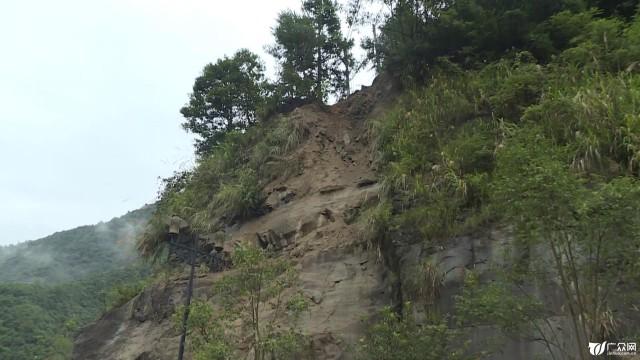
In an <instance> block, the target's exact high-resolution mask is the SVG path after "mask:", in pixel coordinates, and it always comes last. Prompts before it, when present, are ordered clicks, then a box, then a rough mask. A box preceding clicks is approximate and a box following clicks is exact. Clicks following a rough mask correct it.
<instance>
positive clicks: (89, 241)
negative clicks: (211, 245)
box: [0, 205, 155, 284]
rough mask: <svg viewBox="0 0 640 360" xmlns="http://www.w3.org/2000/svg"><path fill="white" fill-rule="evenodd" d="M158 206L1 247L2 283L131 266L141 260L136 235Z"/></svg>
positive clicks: (68, 278)
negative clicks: (137, 251) (136, 247)
mask: <svg viewBox="0 0 640 360" xmlns="http://www.w3.org/2000/svg"><path fill="white" fill-rule="evenodd" d="M154 209H155V206H154V205H146V206H144V207H142V208H140V209H138V210H133V211H130V212H128V213H127V214H125V215H123V216H121V217H116V218H113V219H112V220H110V221H108V222H101V223H98V224H96V225H86V226H80V227H77V228H75V229H72V230H66V231H61V232H57V233H54V234H52V235H49V236H47V237H44V238H42V239H38V240H33V241H28V242H24V243H20V244H17V245H11V246H5V247H0V282H14V283H38V282H42V283H44V284H51V283H62V282H67V281H73V280H78V279H82V278H84V277H86V276H87V275H90V274H92V273H95V272H106V271H111V270H116V269H120V268H122V267H124V266H127V265H130V264H131V263H133V262H135V261H136V260H137V259H138V254H137V253H136V250H135V239H136V236H137V235H138V234H139V233H140V232H141V231H143V230H144V227H145V226H146V224H147V221H148V220H149V218H150V216H151V214H152V213H153V211H154Z"/></svg>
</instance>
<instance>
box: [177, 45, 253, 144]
mask: <svg viewBox="0 0 640 360" xmlns="http://www.w3.org/2000/svg"><path fill="white" fill-rule="evenodd" d="M264 92H265V77H264V65H263V64H262V62H261V61H260V59H259V57H258V55H256V54H254V53H252V52H250V51H249V50H245V49H243V50H240V51H238V52H237V53H235V55H233V56H232V57H230V58H229V57H224V58H223V59H219V60H218V61H217V62H216V63H215V64H211V63H210V64H207V65H206V66H205V67H204V70H203V71H202V75H201V76H199V77H198V78H196V80H195V83H194V85H193V93H192V94H191V96H190V98H189V103H188V104H187V105H186V106H184V107H183V108H182V109H181V110H180V112H181V113H182V115H183V116H184V117H185V119H186V122H184V123H183V124H182V126H183V127H184V129H185V130H187V131H189V132H192V133H194V134H196V135H198V136H199V139H197V140H196V153H197V154H199V155H204V154H207V153H209V152H210V151H211V149H212V148H213V146H215V145H217V144H218V143H220V141H221V139H222V137H224V135H225V134H226V133H228V132H230V131H233V130H238V129H243V128H246V127H247V126H250V125H252V124H254V123H255V121H256V118H257V116H256V112H257V110H258V109H259V108H260V106H261V105H262V103H263V102H264V96H265V94H264Z"/></svg>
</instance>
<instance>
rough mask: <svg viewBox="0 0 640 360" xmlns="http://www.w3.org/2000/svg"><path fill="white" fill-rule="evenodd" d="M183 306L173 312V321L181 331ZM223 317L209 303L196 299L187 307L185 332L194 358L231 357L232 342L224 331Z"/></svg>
mask: <svg viewBox="0 0 640 360" xmlns="http://www.w3.org/2000/svg"><path fill="white" fill-rule="evenodd" d="M183 313H184V306H180V307H178V308H177V309H176V311H175V312H174V314H173V319H172V320H173V323H174V325H175V327H176V329H177V330H178V331H182V316H183ZM224 321H225V319H224V317H223V316H222V315H221V314H219V313H218V312H216V311H215V310H214V308H213V307H212V306H211V304H209V303H207V302H206V301H202V300H197V301H194V302H192V303H191V306H190V307H189V320H188V322H187V332H188V335H187V336H188V337H187V338H188V339H189V343H190V346H191V347H192V349H193V351H194V354H193V358H194V360H229V359H233V348H232V345H233V342H232V339H231V337H230V336H229V335H227V334H226V333H225V331H226V329H225V326H224V325H225V323H224Z"/></svg>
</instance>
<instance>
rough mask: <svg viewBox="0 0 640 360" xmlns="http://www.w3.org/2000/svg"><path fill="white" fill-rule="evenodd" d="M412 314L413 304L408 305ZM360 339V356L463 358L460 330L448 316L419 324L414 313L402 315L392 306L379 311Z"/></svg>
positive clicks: (400, 359) (388, 359)
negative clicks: (452, 326)
mask: <svg viewBox="0 0 640 360" xmlns="http://www.w3.org/2000/svg"><path fill="white" fill-rule="evenodd" d="M405 309H406V313H407V314H411V305H410V304H406V305H405ZM378 317H379V318H378V319H377V321H375V322H374V323H373V324H372V325H371V326H369V327H368V329H367V331H366V335H365V337H364V338H362V339H361V340H360V344H359V347H358V358H360V359H363V360H364V359H380V360H418V359H420V360H431V359H433V360H436V359H437V360H440V359H452V360H454V359H463V349H462V346H460V345H461V344H459V343H456V341H455V337H456V332H455V331H453V330H452V329H449V328H448V327H447V325H446V322H445V321H444V320H442V321H438V322H434V323H431V324H419V323H417V322H415V321H414V319H413V317H412V316H411V315H409V316H407V317H404V318H403V317H400V316H399V315H398V314H396V313H395V312H393V310H392V309H391V308H390V307H386V308H385V309H384V310H382V311H381V312H380V314H379V315H378Z"/></svg>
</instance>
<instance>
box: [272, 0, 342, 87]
mask: <svg viewBox="0 0 640 360" xmlns="http://www.w3.org/2000/svg"><path fill="white" fill-rule="evenodd" d="M337 7H338V5H337V3H336V2H335V1H334V0H304V1H303V2H302V12H301V13H296V12H293V11H285V12H283V13H281V14H280V16H279V17H278V21H277V24H276V27H275V28H274V31H273V34H274V36H275V40H276V44H275V45H274V46H272V47H271V48H270V49H269V52H270V53H271V54H272V55H273V56H274V57H275V58H276V59H277V60H278V62H279V63H280V67H281V69H280V76H281V83H282V84H283V86H284V89H283V90H282V93H283V95H284V96H285V97H290V98H297V99H304V100H311V99H314V100H325V99H326V98H327V96H328V95H329V94H343V93H345V92H346V91H348V90H347V89H349V87H348V84H347V82H348V81H349V79H348V78H349V77H350V76H349V72H350V71H352V69H351V67H352V64H353V60H352V59H353V57H352V55H351V48H352V47H353V42H352V41H348V40H347V39H345V37H344V36H343V34H342V30H341V25H340V18H339V17H338V14H337Z"/></svg>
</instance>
